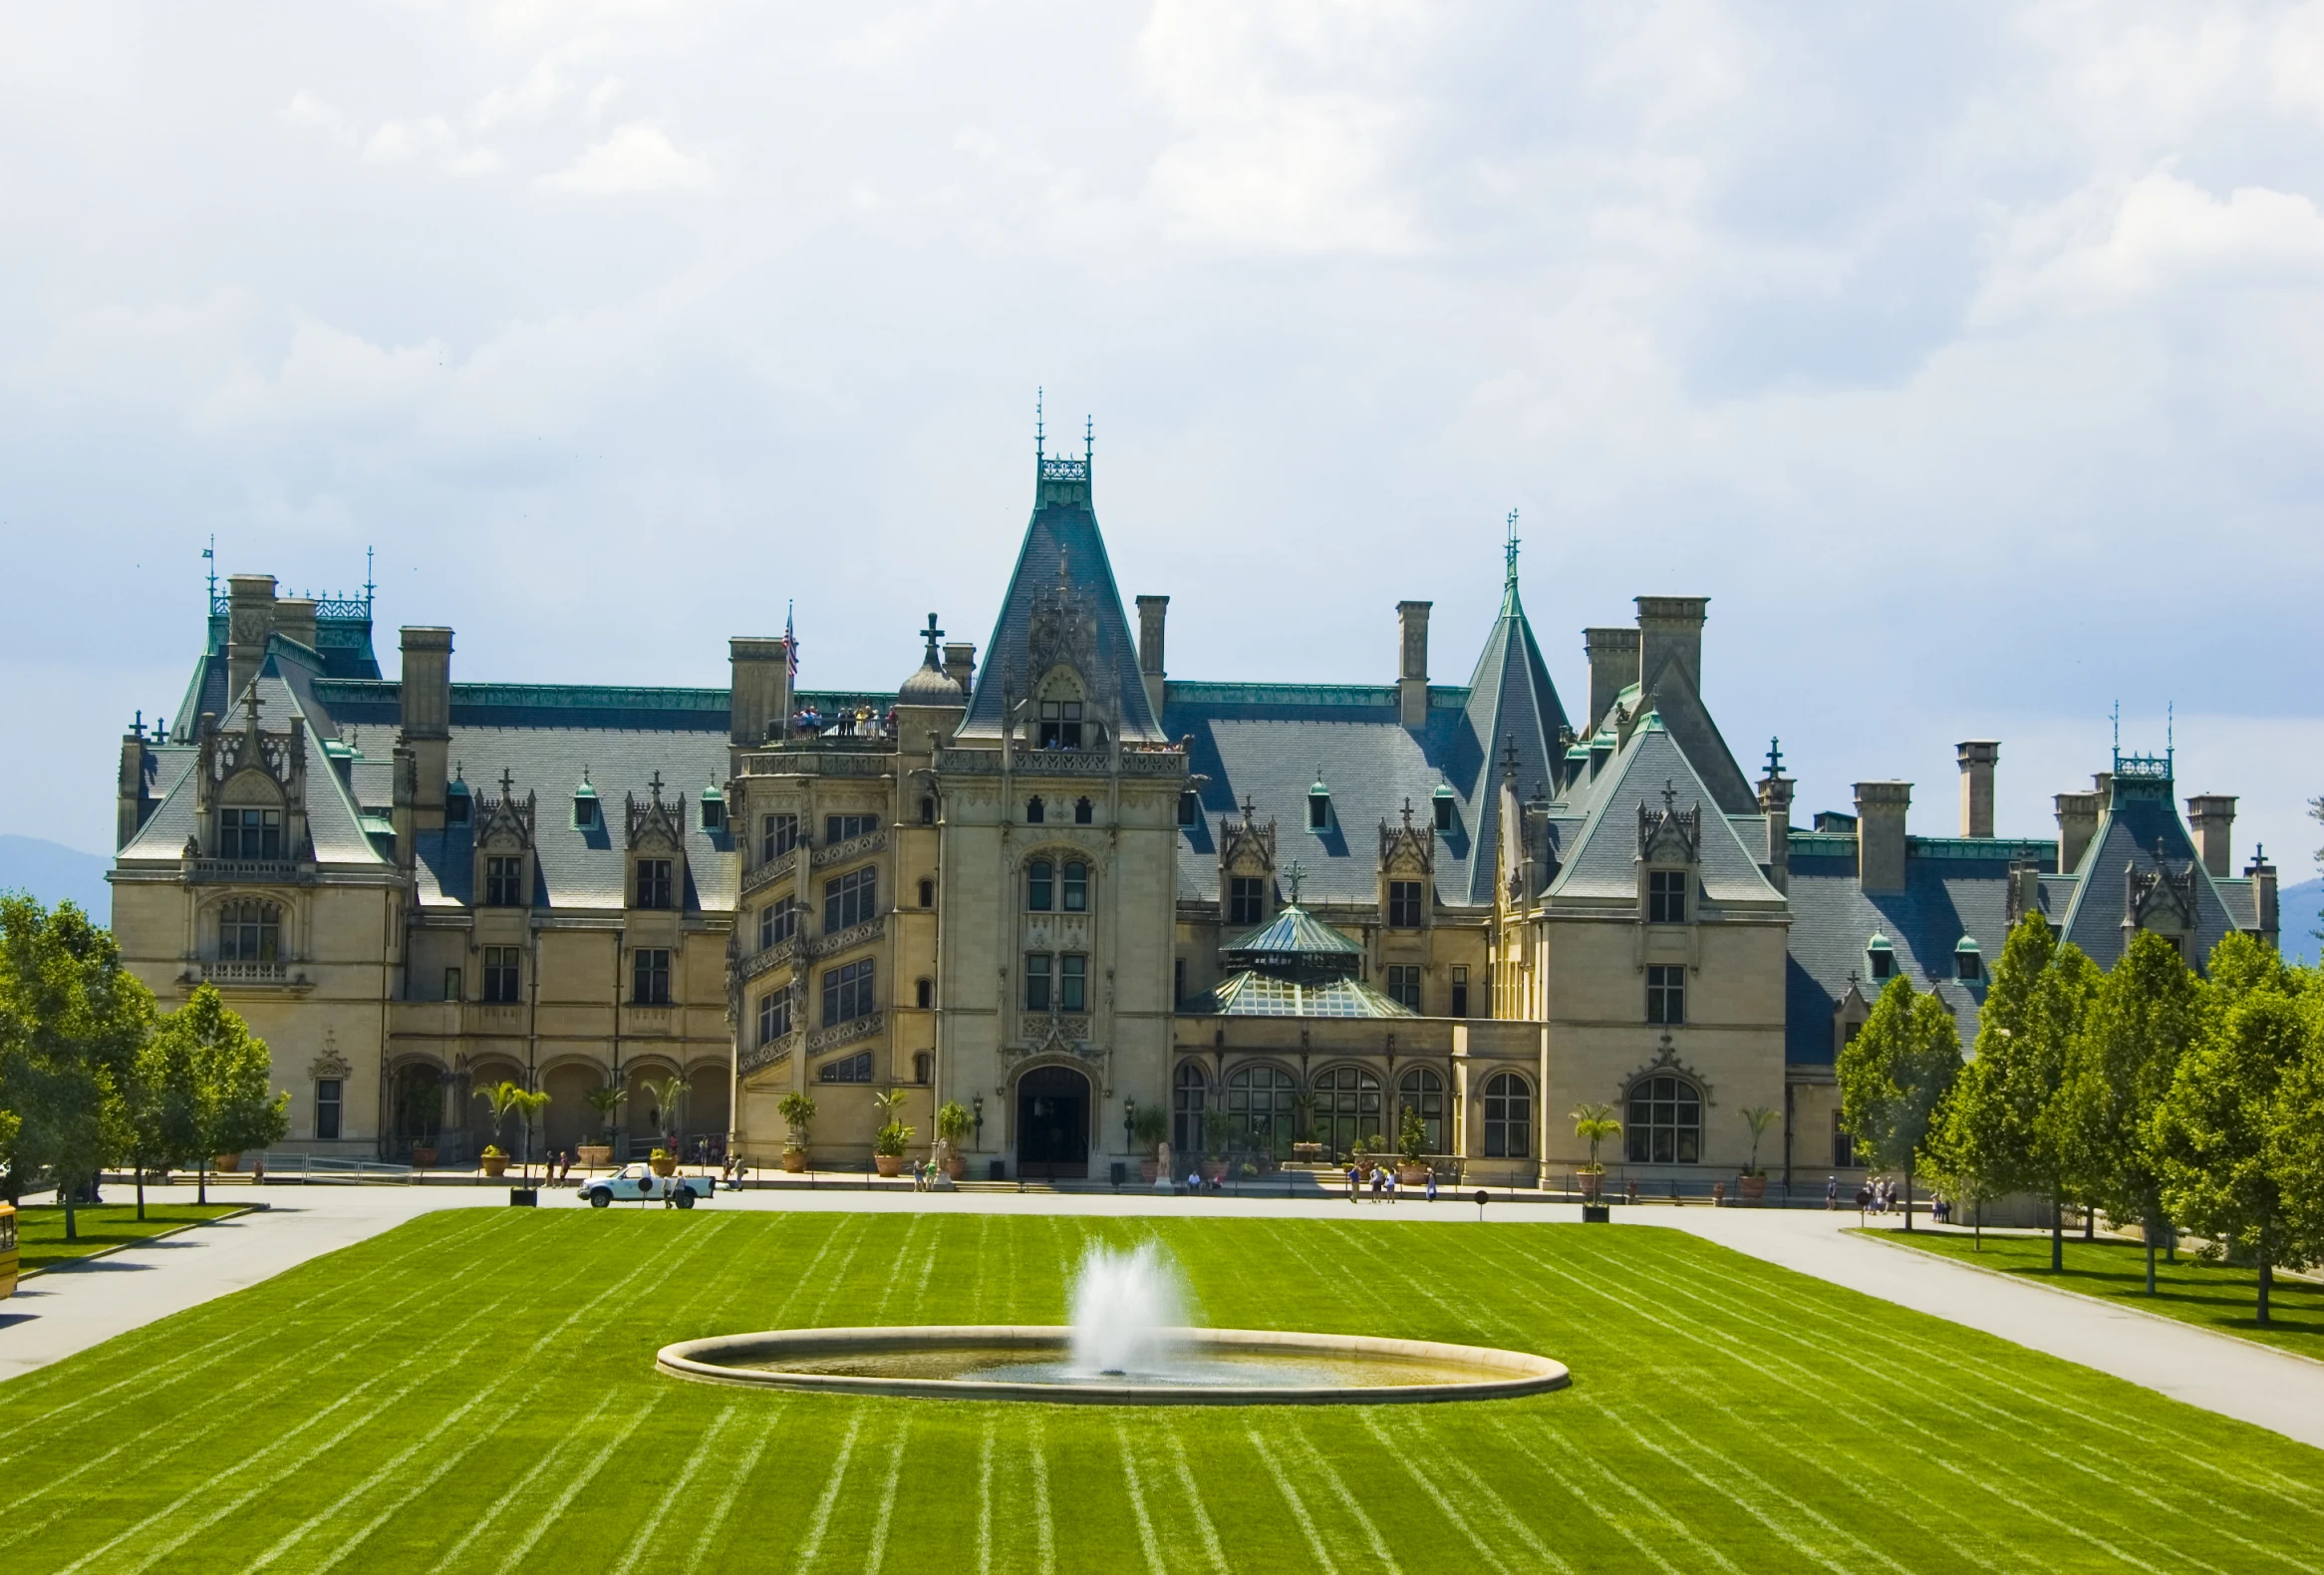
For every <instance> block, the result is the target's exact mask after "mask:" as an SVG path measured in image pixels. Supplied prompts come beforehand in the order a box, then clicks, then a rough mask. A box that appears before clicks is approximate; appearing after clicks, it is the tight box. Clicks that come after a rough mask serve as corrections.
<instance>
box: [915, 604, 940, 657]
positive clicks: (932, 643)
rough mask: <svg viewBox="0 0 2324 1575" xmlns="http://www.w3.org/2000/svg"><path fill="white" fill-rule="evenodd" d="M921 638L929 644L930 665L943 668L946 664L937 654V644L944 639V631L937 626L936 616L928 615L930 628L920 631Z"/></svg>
mask: <svg viewBox="0 0 2324 1575" xmlns="http://www.w3.org/2000/svg"><path fill="white" fill-rule="evenodd" d="M920 637H921V638H922V639H924V640H926V641H927V642H928V665H929V666H930V667H942V666H943V665H944V663H943V660H942V659H941V658H940V657H939V656H938V654H937V650H936V642H937V641H939V640H941V639H943V638H944V631H943V630H942V629H939V628H938V627H937V626H936V614H934V613H930V614H929V615H928V627H927V628H925V629H923V630H921V631H920Z"/></svg>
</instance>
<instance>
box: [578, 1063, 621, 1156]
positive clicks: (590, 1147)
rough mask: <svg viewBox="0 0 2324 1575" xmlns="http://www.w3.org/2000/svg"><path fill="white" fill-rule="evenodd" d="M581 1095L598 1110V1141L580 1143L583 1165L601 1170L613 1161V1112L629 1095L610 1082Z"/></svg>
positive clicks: (592, 1107) (590, 1105) (591, 1106)
mask: <svg viewBox="0 0 2324 1575" xmlns="http://www.w3.org/2000/svg"><path fill="white" fill-rule="evenodd" d="M581 1097H582V1098H583V1099H584V1100H587V1101H588V1102H589V1107H590V1108H591V1109H593V1110H595V1111H596V1112H597V1141H596V1142H593V1143H583V1144H581V1145H580V1158H581V1165H582V1168H583V1169H585V1170H601V1169H603V1168H604V1167H605V1166H607V1165H610V1164H612V1163H613V1112H614V1111H615V1110H617V1109H619V1108H620V1107H621V1102H622V1101H624V1100H626V1099H628V1098H629V1095H628V1093H627V1092H626V1091H624V1090H623V1089H622V1088H620V1087H619V1086H618V1085H616V1084H611V1083H609V1084H606V1085H605V1086H604V1087H602V1088H597V1089H591V1090H590V1091H589V1092H588V1093H587V1094H584V1095H583V1096H581Z"/></svg>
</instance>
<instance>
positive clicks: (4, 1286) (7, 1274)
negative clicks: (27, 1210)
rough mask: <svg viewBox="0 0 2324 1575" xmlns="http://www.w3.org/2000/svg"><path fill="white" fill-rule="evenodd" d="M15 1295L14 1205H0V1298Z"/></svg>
mask: <svg viewBox="0 0 2324 1575" xmlns="http://www.w3.org/2000/svg"><path fill="white" fill-rule="evenodd" d="M15 1294H16V1205H15V1204H13V1203H0V1297H9V1296H14V1295H15Z"/></svg>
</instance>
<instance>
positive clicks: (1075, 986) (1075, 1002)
mask: <svg viewBox="0 0 2324 1575" xmlns="http://www.w3.org/2000/svg"><path fill="white" fill-rule="evenodd" d="M1057 1010H1058V1011H1060V1012H1086V1011H1088V1010H1089V959H1088V958H1087V957H1084V956H1083V955H1082V954H1081V953H1079V952H1067V953H1065V955H1064V956H1062V957H1059V958H1058V959H1057Z"/></svg>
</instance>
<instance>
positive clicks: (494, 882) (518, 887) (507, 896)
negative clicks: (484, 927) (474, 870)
mask: <svg viewBox="0 0 2324 1575" xmlns="http://www.w3.org/2000/svg"><path fill="white" fill-rule="evenodd" d="M524 899H525V890H524V855H523V854H522V853H491V854H487V855H486V856H485V859H484V906H485V907H487V908H521V907H523V906H524Z"/></svg>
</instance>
